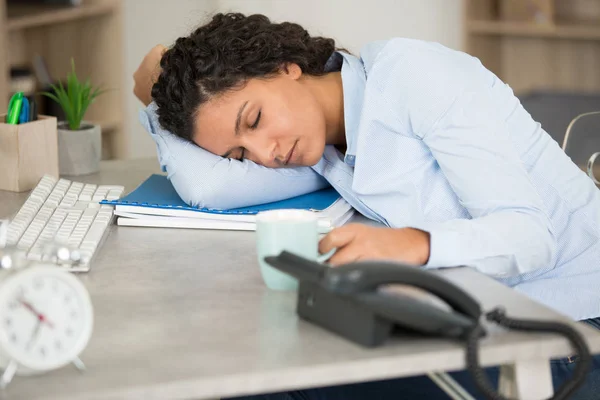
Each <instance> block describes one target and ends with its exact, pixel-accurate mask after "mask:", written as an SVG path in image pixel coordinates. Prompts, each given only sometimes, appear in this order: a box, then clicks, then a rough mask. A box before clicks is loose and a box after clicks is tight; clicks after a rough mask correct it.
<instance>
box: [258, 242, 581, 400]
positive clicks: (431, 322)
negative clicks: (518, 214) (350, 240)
mask: <svg viewBox="0 0 600 400" xmlns="http://www.w3.org/2000/svg"><path fill="white" fill-rule="evenodd" d="M265 261H266V262H267V263H268V264H269V265H271V266H273V267H275V268H277V269H279V270H281V271H282V272H285V273H287V274H289V275H292V276H293V277H295V278H297V279H298V281H299V287H298V302H297V307H296V311H297V313H298V315H299V316H300V317H301V318H303V319H305V320H307V321H310V322H312V323H315V324H317V325H320V326H322V327H324V328H326V329H328V330H330V331H332V332H334V333H336V334H338V335H341V336H343V337H345V338H347V339H349V340H351V341H353V342H355V343H358V344H360V345H362V346H366V347H375V346H379V345H381V344H383V343H384V342H385V341H386V339H388V338H389V337H390V336H391V335H392V334H393V333H394V328H403V329H408V330H411V331H413V332H417V333H420V334H425V335H432V336H437V337H440V336H441V337H447V338H450V339H455V340H461V341H464V342H466V346H467V351H466V361H467V366H468V369H469V371H470V372H471V374H472V375H473V378H474V380H475V383H476V385H477V386H478V388H479V389H480V390H481V391H482V392H483V393H484V394H485V395H486V396H487V397H488V398H489V399H505V398H504V397H502V396H501V395H500V394H498V393H497V392H496V391H495V390H494V389H493V388H492V386H491V384H490V382H489V381H488V379H487V377H486V375H485V373H484V371H483V369H482V368H481V367H480V366H479V363H478V346H477V341H478V340H479V339H480V338H481V337H482V336H484V335H485V330H484V329H483V327H482V325H481V323H480V320H481V318H482V316H484V313H483V312H482V310H481V307H480V305H479V303H477V301H475V299H473V298H472V297H471V296H470V295H469V294H467V293H466V292H465V291H463V290H462V289H460V288H459V287H457V286H456V285H454V284H452V283H451V282H449V281H448V280H446V279H444V278H442V277H440V276H438V275H436V274H433V273H431V272H429V271H426V270H422V269H419V268H415V267H413V266H407V265H403V264H400V263H394V262H375V261H370V262H356V263H351V264H346V265H342V266H339V267H335V268H331V267H329V266H326V265H323V264H320V263H317V262H314V261H310V260H307V259H305V258H303V257H300V256H297V255H295V254H293V253H290V252H286V251H283V252H282V253H281V254H279V255H278V256H271V257H266V258H265ZM390 284H403V285H409V286H413V287H416V288H419V289H422V290H425V291H426V292H429V293H431V294H433V295H435V296H437V297H438V298H440V299H441V300H443V301H444V302H446V303H447V305H448V306H449V309H448V310H444V309H442V308H439V307H437V306H434V305H432V304H428V303H427V302H423V301H421V300H418V299H415V298H413V297H412V296H398V295H397V294H389V293H386V292H384V291H381V290H379V289H380V287H382V286H383V285H390ZM485 317H486V318H487V319H488V320H491V321H494V322H496V323H498V324H500V325H503V326H505V327H507V328H509V329H516V330H523V331H542V332H555V333H560V334H562V335H564V336H566V337H567V338H568V339H569V341H571V343H572V345H573V347H574V348H575V349H577V352H578V354H579V357H580V361H579V364H578V366H577V367H576V369H575V371H574V373H573V377H572V379H571V380H570V381H569V382H566V383H565V384H564V385H563V386H562V387H561V388H559V389H558V390H557V391H556V393H555V395H554V397H552V399H566V398H568V396H570V395H571V394H572V393H573V392H574V391H575V390H576V389H577V388H579V387H580V386H581V385H582V384H583V382H584V381H585V378H586V375H587V372H588V371H589V369H590V367H591V354H590V351H589V349H588V347H587V344H586V342H585V341H584V339H583V338H582V337H581V335H580V334H579V332H577V331H576V330H575V329H573V328H572V327H571V326H569V325H566V324H563V323H559V322H546V321H528V320H516V319H512V318H508V317H506V316H505V315H504V313H503V312H502V311H501V310H500V309H495V310H493V311H491V312H489V313H486V314H485Z"/></svg>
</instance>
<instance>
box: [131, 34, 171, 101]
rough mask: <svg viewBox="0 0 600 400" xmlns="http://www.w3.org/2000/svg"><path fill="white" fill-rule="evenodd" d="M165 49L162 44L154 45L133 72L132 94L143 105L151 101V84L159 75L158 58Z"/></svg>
mask: <svg viewBox="0 0 600 400" xmlns="http://www.w3.org/2000/svg"><path fill="white" fill-rule="evenodd" d="M166 50H167V48H166V47H165V46H163V45H162V44H159V45H156V46H154V47H153V48H152V50H150V51H149V52H148V54H146V56H145V57H144V59H143V60H142V62H141V63H140V66H139V67H138V69H137V70H136V71H135V72H134V74H133V83H134V84H133V94H134V95H135V96H136V97H137V98H138V99H139V100H140V101H141V102H142V103H144V105H145V106H147V105H148V104H150V102H151V101H152V95H151V92H152V85H154V82H156V79H157V78H158V75H160V59H161V58H162V55H163V53H164V52H165V51H166Z"/></svg>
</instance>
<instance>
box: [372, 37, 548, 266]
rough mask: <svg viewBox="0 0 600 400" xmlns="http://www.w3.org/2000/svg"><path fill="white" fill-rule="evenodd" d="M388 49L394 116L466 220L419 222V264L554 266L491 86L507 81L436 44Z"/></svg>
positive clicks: (383, 62) (540, 212)
mask: <svg viewBox="0 0 600 400" xmlns="http://www.w3.org/2000/svg"><path fill="white" fill-rule="evenodd" d="M406 43H408V44H406ZM387 49H388V51H386V52H382V55H380V56H379V59H378V62H377V63H376V65H377V68H379V70H380V72H379V73H388V74H390V76H394V77H404V78H403V79H398V78H397V79H394V80H391V81H390V82H391V83H390V84H389V85H387V86H386V88H385V91H386V93H388V96H387V98H392V97H391V96H392V95H395V99H398V100H396V101H395V102H392V103H393V106H394V107H395V111H396V113H395V115H397V116H398V118H401V119H402V120H404V121H410V126H411V127H412V131H413V132H412V133H413V134H414V135H415V136H417V137H418V138H420V139H421V140H423V142H424V143H425V144H426V145H427V146H428V148H429V149H430V151H431V154H432V156H433V158H434V159H435V160H436V162H437V165H439V168H440V169H441V172H442V173H443V174H444V176H445V177H446V179H447V180H448V182H449V184H450V186H451V187H452V189H453V190H454V192H455V193H456V195H457V197H458V199H459V201H460V203H461V205H462V206H463V207H465V209H466V210H467V211H468V212H469V213H470V215H471V217H472V219H456V220H449V221H446V222H441V223H427V222H426V223H423V225H422V226H419V228H421V229H424V230H426V231H427V232H429V234H430V237H431V248H430V257H429V260H428V262H427V264H426V265H425V267H426V268H440V267H453V266H462V265H467V266H471V267H475V268H476V269H478V270H480V271H482V272H483V273H486V274H488V275H491V276H496V277H508V276H515V275H519V274H523V273H527V272H529V271H533V270H536V269H539V268H542V267H547V266H548V265H551V264H552V263H553V262H554V260H555V254H556V240H555V235H554V232H553V227H552V223H551V220H550V218H549V216H548V215H547V213H546V210H545V208H544V205H543V202H542V199H541V197H540V196H539V194H538V192H537V191H536V189H535V187H534V185H533V184H532V182H531V180H530V178H529V175H528V173H527V171H526V169H525V167H524V165H523V163H522V161H521V159H520V155H519V153H518V149H517V148H516V147H515V146H514V144H513V142H512V140H511V138H510V135H511V132H510V131H509V128H508V126H507V123H506V116H504V115H502V112H501V111H499V107H498V104H500V103H499V102H498V101H499V100H500V99H498V98H497V96H498V94H496V93H497V92H501V94H500V95H504V96H506V95H507V94H506V92H507V91H504V90H502V91H498V90H495V89H494V86H495V85H502V86H504V83H502V82H501V81H500V80H499V79H498V78H497V77H495V75H493V74H492V73H491V72H489V71H487V70H486V69H485V68H484V67H483V66H482V65H481V63H480V62H479V60H477V59H476V58H474V57H471V56H469V55H467V54H465V53H462V52H456V51H452V50H450V49H447V48H443V47H441V46H439V45H416V44H413V42H406V41H396V42H395V43H394V42H393V43H392V44H391V45H390V46H388V48H387ZM510 96H512V93H511V94H510ZM504 100H507V101H508V100H510V99H504ZM515 104H516V106H519V107H520V105H519V104H518V102H515Z"/></svg>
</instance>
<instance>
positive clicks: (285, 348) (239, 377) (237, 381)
mask: <svg viewBox="0 0 600 400" xmlns="http://www.w3.org/2000/svg"><path fill="white" fill-rule="evenodd" d="M124 167H127V169H126V171H127V172H124V171H125V170H124ZM151 172H159V170H158V166H157V165H156V162H155V161H154V160H142V161H127V162H123V161H119V162H105V163H103V166H102V172H101V173H100V174H97V175H92V176H87V177H78V178H74V180H79V181H85V182H94V183H106V184H124V185H125V186H126V189H127V190H131V189H133V188H134V187H135V186H137V185H138V184H139V183H140V182H141V181H142V180H143V179H144V178H145V177H146V176H147V175H148V174H150V173H151ZM26 197H27V194H26V193H25V194H14V193H8V192H2V191H0V216H8V215H11V214H12V213H15V212H16V211H17V210H18V208H19V207H20V205H21V203H22V202H24V200H25V199H26ZM254 240H255V234H254V233H253V232H228V231H203V230H183V229H182V230H176V229H157V228H135V227H117V226H113V227H112V229H111V232H110V234H109V237H108V238H107V240H106V242H105V244H104V246H103V247H102V248H101V249H100V250H99V253H98V255H97V257H96V259H95V263H94V266H93V269H92V271H91V272H89V273H88V274H83V275H80V276H81V279H82V280H83V282H84V283H85V285H86V286H87V288H88V289H89V291H90V293H91V296H92V301H93V304H94V307H95V328H94V333H93V336H92V339H91V341H90V343H89V345H88V347H87V348H86V350H85V351H84V352H83V354H82V357H81V358H82V359H83V361H84V362H85V363H86V365H87V367H88V371H87V372H85V373H83V374H81V373H79V372H77V371H76V370H75V369H74V368H72V367H70V366H69V367H65V368H63V369H60V370H57V371H53V372H50V373H47V374H45V375H41V376H37V377H29V378H23V377H18V378H16V380H15V381H13V383H11V385H10V386H9V387H8V389H7V390H6V393H4V395H3V396H0V397H1V398H7V399H28V400H34V399H63V398H68V399H84V398H85V399H103V400H106V399H128V398H132V399H133V398H134V399H146V400H148V399H161V400H165V399H184V398H185V399H190V398H196V399H203V398H218V397H221V396H223V397H225V396H231V395H238V394H244V393H259V392H271V391H277V390H284V389H291V388H299V387H310V386H322V385H331V384H339V383H349V382H359V381H365V380H374V379H381V378H391V377H399V376H407V375H415V374H421V373H424V372H427V371H432V370H456V369H460V368H463V367H464V362H463V358H464V352H463V347H462V345H460V344H456V343H452V342H448V341H443V340H432V339H429V340H427V339H418V338H410V339H407V338H405V339H394V340H393V341H391V342H390V343H388V344H386V345H385V346H383V347H381V348H378V349H375V350H366V349H363V348H360V347H358V346H356V345H354V344H352V343H350V342H347V341H345V340H343V339H341V338H339V337H337V336H334V335H332V334H329V333H327V332H325V331H324V330H322V329H320V328H319V327H316V326H313V325H311V324H309V323H306V322H303V321H301V320H299V319H298V318H297V316H296V314H295V310H294V306H295V297H294V294H292V293H282V292H271V291H269V290H267V289H266V288H265V287H264V285H263V283H262V281H261V278H260V274H259V270H258V266H257V261H256V258H255V257H256V254H255V251H254ZM439 273H441V274H443V275H444V276H445V277H447V278H449V279H450V280H452V281H454V282H455V283H457V284H458V285H460V286H462V287H464V288H466V289H467V290H468V291H470V292H471V293H472V294H473V295H474V296H476V297H477V298H478V299H479V300H480V301H481V302H482V304H483V306H484V307H485V308H491V307H492V306H495V305H498V304H503V305H504V306H505V307H506V308H507V310H508V313H509V315H512V316H520V317H536V318H544V319H549V318H557V317H559V316H558V315H557V314H555V313H554V312H553V311H550V310H548V309H547V308H545V307H543V306H541V305H538V304H536V303H534V302H532V301H530V300H528V299H527V298H526V297H524V296H523V295H521V294H518V293H516V292H515V291H513V290H511V289H509V288H506V287H504V286H502V285H500V284H499V283H497V282H495V281H493V280H492V279H489V278H487V277H485V276H483V275H481V274H478V273H476V272H474V271H472V270H469V269H465V268H456V269H452V270H446V271H442V272H439ZM579 325H581V324H579ZM579 329H581V332H583V333H584V334H585V336H586V337H587V339H588V342H589V343H590V345H591V348H592V350H593V351H595V352H600V335H599V334H598V333H597V332H595V331H594V330H592V329H591V328H589V327H587V326H583V325H581V326H580V327H579ZM569 353H570V349H569V345H568V343H567V342H566V341H565V340H563V339H561V338H559V337H556V336H552V335H542V334H522V333H514V332H510V333H507V332H504V331H501V330H493V331H492V332H491V335H490V336H489V337H487V338H486V339H484V340H483V342H482V352H481V358H482V362H483V363H484V364H485V365H492V364H493V365H499V364H514V363H515V362H520V361H523V362H528V361H530V360H540V359H542V360H543V359H547V358H549V357H555V356H566V355H568V354H569Z"/></svg>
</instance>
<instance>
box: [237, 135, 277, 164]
mask: <svg viewBox="0 0 600 400" xmlns="http://www.w3.org/2000/svg"><path fill="white" fill-rule="evenodd" d="M244 147H245V148H246V151H247V152H248V153H249V154H248V156H247V158H249V159H250V160H252V161H254V162H255V163H257V164H260V165H263V166H265V167H268V168H277V167H281V166H282V165H283V160H279V158H278V157H280V156H279V155H278V154H277V149H278V148H279V146H278V144H277V142H276V141H275V140H273V139H262V140H261V139H259V138H256V137H254V138H252V139H251V140H249V141H248V143H246V144H245V146H244Z"/></svg>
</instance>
